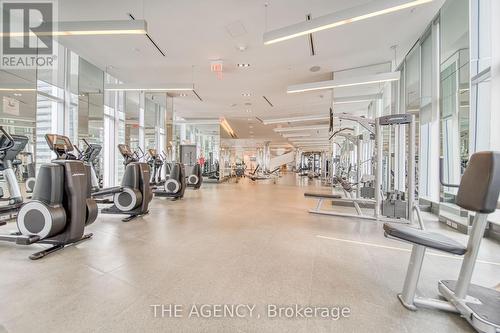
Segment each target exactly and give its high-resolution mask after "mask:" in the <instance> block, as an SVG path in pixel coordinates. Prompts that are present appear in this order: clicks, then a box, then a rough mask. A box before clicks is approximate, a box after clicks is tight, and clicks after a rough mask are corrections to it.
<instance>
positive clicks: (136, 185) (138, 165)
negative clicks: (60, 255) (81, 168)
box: [92, 144, 153, 222]
mask: <svg viewBox="0 0 500 333" xmlns="http://www.w3.org/2000/svg"><path fill="white" fill-rule="evenodd" d="M118 150H119V151H120V153H121V154H122V156H123V158H124V164H125V172H124V174H123V178H122V183H121V186H118V187H112V188H108V189H103V190H101V191H99V192H96V193H93V194H92V195H93V196H95V197H98V196H106V195H110V194H112V195H113V205H112V206H111V207H107V208H103V209H101V213H103V214H125V215H128V217H126V218H124V219H122V221H123V222H129V221H131V220H133V219H135V218H136V217H139V216H142V215H146V214H148V213H149V203H150V202H151V199H152V198H153V194H152V191H151V187H150V185H149V179H150V169H149V165H147V163H142V162H137V159H136V157H134V153H133V152H132V151H131V150H130V148H129V147H128V146H127V145H123V144H120V145H118Z"/></svg>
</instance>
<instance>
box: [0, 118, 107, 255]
mask: <svg viewBox="0 0 500 333" xmlns="http://www.w3.org/2000/svg"><path fill="white" fill-rule="evenodd" d="M0 129H1V127H0ZM2 131H3V130H2ZM4 133H5V132H4ZM66 139H67V138H66ZM51 148H52V149H53V150H57V151H59V152H61V155H64V156H65V159H57V160H54V161H52V163H48V164H44V165H42V166H41V167H40V169H39V171H38V177H37V180H36V183H35V188H34V190H33V196H32V200H31V201H29V202H27V203H25V204H24V205H22V206H21V209H20V210H19V213H18V215H17V228H18V231H17V232H15V233H13V234H11V235H0V240H3V241H8V242H15V243H16V244H18V245H31V244H34V243H38V244H50V245H52V247H50V248H48V249H45V250H42V251H39V252H36V253H34V254H32V255H31V256H30V257H29V258H30V259H32V260H37V259H40V258H43V257H45V256H46V255H48V254H50V253H53V252H56V251H59V250H62V249H64V248H65V247H66V246H67V245H70V244H76V243H78V242H81V241H83V240H86V239H89V238H90V237H92V234H91V233H90V234H84V230H85V227H86V226H88V225H90V224H91V223H93V222H94V221H95V220H96V218H97V212H98V209H97V204H96V203H95V201H94V200H93V199H92V198H90V170H89V168H88V166H86V165H85V164H84V163H83V162H82V161H78V160H76V157H75V156H74V155H72V154H71V153H70V152H71V151H72V150H73V146H72V145H71V142H69V140H64V137H57V138H55V139H54V140H53V147H51ZM3 150H4V151H5V150H6V149H5V148H4V149H3ZM0 151H2V149H1V148H0Z"/></svg>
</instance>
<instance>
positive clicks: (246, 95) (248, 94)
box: [241, 93, 251, 97]
mask: <svg viewBox="0 0 500 333" xmlns="http://www.w3.org/2000/svg"><path fill="white" fill-rule="evenodd" d="M241 96H243V97H250V96H251V94H250V93H242V94H241Z"/></svg>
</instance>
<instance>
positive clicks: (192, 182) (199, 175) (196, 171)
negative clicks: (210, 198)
mask: <svg viewBox="0 0 500 333" xmlns="http://www.w3.org/2000/svg"><path fill="white" fill-rule="evenodd" d="M202 183H203V172H202V170H201V166H200V164H199V163H196V164H195V165H194V166H193V168H192V169H191V174H190V175H189V176H188V177H187V186H188V187H191V188H193V189H195V190H197V189H199V188H200V187H201V184H202Z"/></svg>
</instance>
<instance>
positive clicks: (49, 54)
mask: <svg viewBox="0 0 500 333" xmlns="http://www.w3.org/2000/svg"><path fill="white" fill-rule="evenodd" d="M0 4H1V7H0V8H1V17H2V24H1V29H2V31H1V36H2V49H1V57H2V58H1V64H0V67H1V68H10V69H30V68H52V66H53V62H54V60H55V56H54V55H53V39H52V32H53V29H54V26H53V24H54V23H53V22H54V21H55V20H54V2H53V1H46V0H45V1H36V0H32V1H31V2H26V1H16V0H4V1H0Z"/></svg>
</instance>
